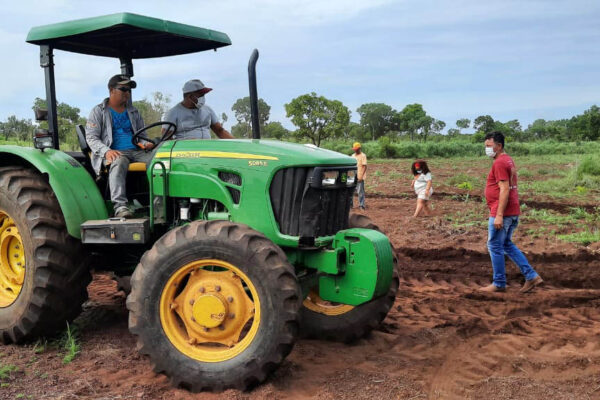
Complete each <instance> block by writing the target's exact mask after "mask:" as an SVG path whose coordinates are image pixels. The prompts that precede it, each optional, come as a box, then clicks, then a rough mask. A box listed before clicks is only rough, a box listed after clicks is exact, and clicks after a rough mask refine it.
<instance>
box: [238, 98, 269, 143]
mask: <svg viewBox="0 0 600 400" xmlns="http://www.w3.org/2000/svg"><path fill="white" fill-rule="evenodd" d="M231 110H232V111H233V112H234V114H235V119H236V120H237V121H238V124H239V125H241V126H244V128H245V133H244V134H243V135H241V136H240V137H243V136H246V137H250V136H251V131H252V110H251V108H250V97H243V98H241V99H237V100H236V102H235V103H233V106H231ZM270 113H271V106H270V105H268V104H267V103H266V102H265V101H264V100H263V99H258V123H259V125H260V126H261V127H263V126H265V124H266V123H267V121H268V120H269V114H270ZM232 130H233V128H232Z"/></svg>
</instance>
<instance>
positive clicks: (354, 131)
mask: <svg viewBox="0 0 600 400" xmlns="http://www.w3.org/2000/svg"><path fill="white" fill-rule="evenodd" d="M342 136H343V138H344V139H352V140H354V141H359V142H364V141H367V140H369V139H370V135H369V131H368V130H367V129H365V128H364V127H363V126H362V125H360V124H357V123H356V122H350V123H349V124H348V128H347V129H346V130H345V131H344V134H343V135H342Z"/></svg>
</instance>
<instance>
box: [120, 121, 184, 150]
mask: <svg viewBox="0 0 600 400" xmlns="http://www.w3.org/2000/svg"><path fill="white" fill-rule="evenodd" d="M159 125H160V126H162V125H169V127H168V128H167V130H166V131H165V133H164V135H162V137H161V138H160V139H159V140H158V141H155V140H152V139H150V138H149V137H148V136H146V135H142V133H144V132H145V131H147V130H148V129H150V128H154V127H155V126H159ZM176 132H177V125H175V124H174V123H172V122H169V121H158V122H155V123H153V124H150V125H146V126H144V127H143V128H142V129H139V130H137V131H136V132H135V133H134V134H133V136H132V137H131V143H133V145H134V146H135V147H138V142H139V140H140V139H142V140H145V141H147V142H150V143H152V144H154V146H157V145H158V144H160V143H162V142H165V141H167V140H169V139H171V138H172V137H173V135H175V133H176Z"/></svg>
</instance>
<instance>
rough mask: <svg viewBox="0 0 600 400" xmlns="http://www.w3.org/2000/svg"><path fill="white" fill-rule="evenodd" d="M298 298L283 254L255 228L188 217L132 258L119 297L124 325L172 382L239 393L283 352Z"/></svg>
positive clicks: (290, 341) (294, 327)
mask: <svg viewBox="0 0 600 400" xmlns="http://www.w3.org/2000/svg"><path fill="white" fill-rule="evenodd" d="M301 299H302V294H301V290H300V286H299V284H298V281H297V279H296V276H295V273H294V269H293V267H292V266H291V265H290V264H289V262H288V261H287V258H286V256H285V253H283V251H282V250H281V249H280V248H279V247H278V246H276V245H275V244H274V243H273V242H271V241H270V240H269V239H267V238H266V237H265V236H264V235H262V234H261V233H259V232H257V231H254V230H253V229H251V228H249V227H248V226H246V225H240V224H235V223H231V222H228V221H197V222H192V223H190V224H189V225H186V226H183V227H179V228H176V229H173V230H172V231H170V232H168V233H167V234H165V235H164V236H163V237H162V238H160V239H159V240H158V241H157V242H156V243H155V244H154V246H153V247H152V249H150V250H149V251H148V252H146V253H145V254H144V256H143V257H142V260H141V261H140V263H139V265H138V266H137V268H136V270H135V271H134V273H133V275H132V277H131V294H130V295H129V297H128V299H127V308H128V309H129V311H130V314H129V329H130V331H131V332H132V333H133V334H134V335H136V336H137V341H138V349H139V351H140V352H141V353H142V354H146V355H148V356H150V359H151V361H152V363H153V364H154V371H155V372H157V373H164V374H165V375H167V376H169V377H170V379H171V383H172V384H173V385H174V386H176V387H182V388H185V389H188V390H190V391H193V392H199V391H204V390H211V391H221V390H225V389H228V388H236V389H242V390H245V389H247V388H249V387H251V386H254V385H256V384H258V383H260V382H262V381H263V380H265V379H266V378H267V376H268V375H269V373H270V372H271V371H273V370H274V369H275V368H277V366H278V365H279V364H280V363H281V362H282V361H283V359H284V358H285V357H286V356H287V355H288V354H289V352H290V351H291V350H292V347H293V345H294V342H295V340H296V336H297V332H298V318H299V311H298V310H299V308H300V305H301V301H302V300H301Z"/></svg>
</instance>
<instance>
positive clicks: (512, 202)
mask: <svg viewBox="0 0 600 400" xmlns="http://www.w3.org/2000/svg"><path fill="white" fill-rule="evenodd" d="M517 179H518V178H517V167H516V166H515V163H514V161H513V160H512V158H510V156H509V155H508V154H506V153H502V154H500V155H499V156H498V157H496V159H495V160H494V164H492V169H491V170H490V173H489V175H488V177H487V184H486V186H485V199H486V201H487V204H488V208H489V209H490V217H496V211H497V210H498V203H499V201H500V186H499V185H498V182H499V181H508V188H509V191H508V204H506V209H505V210H504V216H507V217H508V216H514V215H519V214H520V213H521V208H520V207H519V191H518V189H517Z"/></svg>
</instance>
